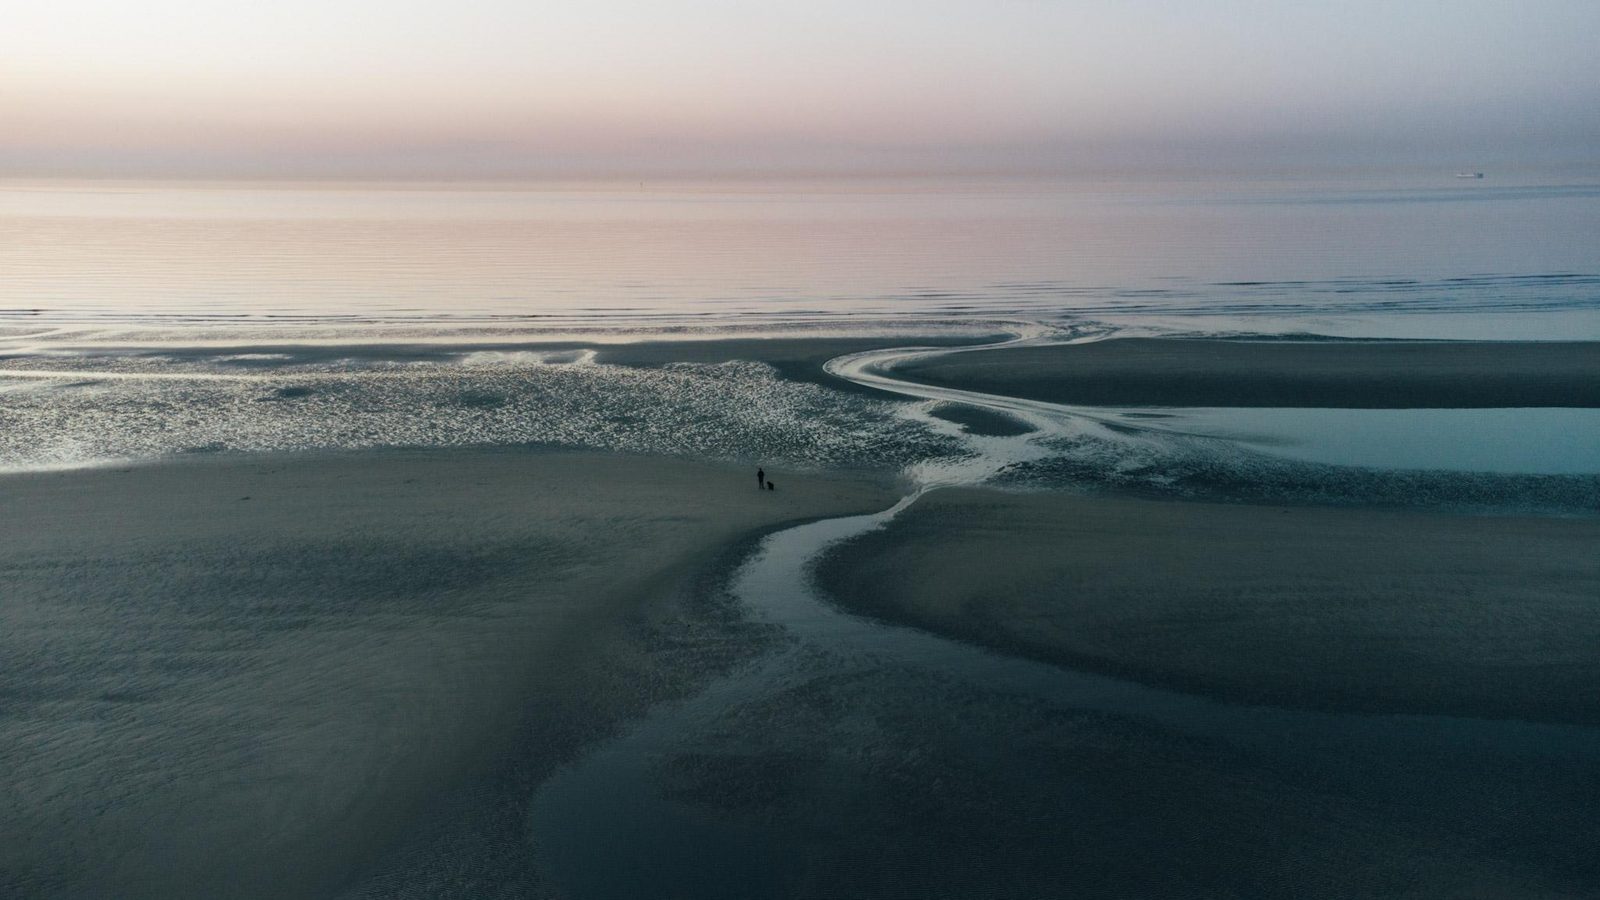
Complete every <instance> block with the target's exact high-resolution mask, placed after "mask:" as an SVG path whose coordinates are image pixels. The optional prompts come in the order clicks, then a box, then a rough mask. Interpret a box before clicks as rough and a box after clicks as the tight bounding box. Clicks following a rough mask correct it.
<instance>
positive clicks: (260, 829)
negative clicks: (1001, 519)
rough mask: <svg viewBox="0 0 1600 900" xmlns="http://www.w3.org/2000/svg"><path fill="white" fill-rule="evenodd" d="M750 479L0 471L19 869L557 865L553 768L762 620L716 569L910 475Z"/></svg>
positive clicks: (3, 819) (159, 469)
mask: <svg viewBox="0 0 1600 900" xmlns="http://www.w3.org/2000/svg"><path fill="white" fill-rule="evenodd" d="M752 470H753V467H752ZM751 475H752V472H747V471H745V470H744V469H743V468H733V467H729V466H714V465H701V464H693V463H687V462H674V461H664V460H659V459H645V458H635V457H626V456H613V455H602V454H576V453H535V452H530V451H521V450H515V451H513V450H498V451H496V450H451V451H411V452H407V451H383V452H370V453H344V454H327V455H319V456H251V457H217V458H203V459H192V460H184V461H178V462H170V463H162V464H152V465H146V466H139V467H134V468H129V469H120V470H112V469H101V470H87V471H75V472H64V473H33V474H26V475H11V476H6V477H4V478H0V505H3V506H4V508H5V509H6V510H7V511H8V514H7V515H6V516H5V517H3V518H0V580H3V583H4V585H5V590H4V598H3V602H0V685H3V686H4V702H3V705H0V748H3V749H0V754H3V758H0V787H3V790H0V823H3V825H0V828H3V832H4V833H3V835H0V894H4V895H6V896H17V897H24V896H26V897H81V896H121V897H189V896H192V897H217V896H230V897H280V896H328V895H332V894H335V893H339V892H340V891H341V890H347V889H348V890H349V891H350V892H351V894H352V895H373V896H380V895H394V894H399V893H405V892H407V891H410V892H420V894H419V895H426V896H442V895H444V893H445V891H446V888H447V887H449V888H452V889H456V888H460V887H461V886H462V885H464V884H474V885H476V886H477V888H474V889H478V888H482V887H483V886H484V885H485V884H487V883H488V882H490V881H492V882H493V883H494V884H495V885H496V887H497V889H500V890H504V891H508V892H509V893H510V894H512V895H528V894H537V893H540V892H541V890H542V889H541V886H540V885H539V883H538V881H539V876H538V873H537V871H535V869H534V867H533V863H532V862H531V858H532V853H531V852H530V848H529V847H528V846H527V844H526V837H525V835H524V833H523V828H522V819H523V816H524V812H523V810H522V807H521V804H522V803H524V802H525V801H526V798H527V796H528V794H529V793H530V792H531V791H532V789H533V787H534V786H536V784H537V783H538V782H539V781H540V780H542V779H543V777H544V776H545V775H546V774H547V773H548V772H549V771H550V770H551V769H552V767H554V766H555V765H557V764H558V763H559V762H560V761H562V760H564V759H567V758H570V757H572V756H574V755H575V754H577V753H578V752H580V750H581V749H582V748H583V747H585V746H588V745H590V744H592V743H593V742H594V741H596V740H598V739H601V738H603V737H604V736H606V735H607V734H609V733H611V731H612V730H613V729H614V728H615V727H616V726H617V724H618V723H619V722H621V721H623V720H625V719H626V718H628V717H631V716H634V715H637V714H639V713H640V712H641V711H642V710H644V709H646V708H648V707H649V706H650V705H652V704H654V703H658V702H660V701H662V700H664V699H668V698H671V697H675V696H681V695H683V694H684V693H686V692H688V691H689V690H692V689H693V688H694V686H696V685H697V684H700V683H703V682H704V680H705V679H707V678H709V677H712V676H713V675H714V674H716V673H717V672H720V671H723V670H725V669H726V668H727V667H728V666H730V665H733V664H735V663H738V662H739V661H741V660H743V659H746V658H749V657H750V656H752V655H754V654H756V653H759V652H760V651H761V649H762V648H763V647H764V646H766V642H767V641H768V640H769V635H768V633H767V632H766V631H764V630H763V629H760V628H756V627H754V626H749V625H746V624H742V623H741V622H740V621H739V619H738V617H737V615H736V614H735V613H734V612H733V611H731V610H730V609H729V608H727V607H726V603H725V600H724V599H722V598H720V595H719V594H718V593H717V592H716V591H715V590H712V589H711V588H710V586H708V584H707V583H706V582H705V579H706V578H707V577H710V576H709V574H708V573H712V572H715V571H718V570H719V567H721V566H722V565H724V564H725V563H726V562H727V555H728V554H729V553H730V552H732V550H731V548H738V547H740V546H741V545H742V542H744V541H746V540H747V539H748V538H749V537H751V536H753V535H754V534H756V533H759V532H763V531H766V530H770V529H772V528H774V527H776V526H778V525H780V524H781V523H786V522H794V521H799V520H806V519H811V518H816V517H821V516H833V515H840V514H845V513H849V512H858V511H866V510H870V509H874V508H879V507H881V506H883V505H886V504H887V503H888V502H890V500H891V493H890V492H889V491H888V490H887V489H886V488H885V487H884V486H883V485H880V484H875V483H872V482H869V481H862V480H851V479H848V478H824V477H808V476H801V475H796V474H792V473H786V472H784V473H774V475H775V478H774V480H775V481H777V482H778V485H779V490H778V491H777V492H772V493H766V492H761V493H758V492H756V491H755V489H754V487H753V486H752V485H750V484H749V482H750V478H751Z"/></svg>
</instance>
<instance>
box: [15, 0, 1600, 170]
mask: <svg viewBox="0 0 1600 900" xmlns="http://www.w3.org/2000/svg"><path fill="white" fill-rule="evenodd" d="M0 22H3V27H0V176H6V175H13V176H15V175H92V176H146V175H150V176H176V177H181V176H191V175H192V176H204V177H215V176H319V175H327V176H349V175H372V176H427V177H469V178H470V177H498V176H522V175H559V174H583V175H615V176H620V177H628V176H630V175H632V174H634V173H638V174H641V175H644V174H657V173H670V172H682V173H691V174H701V173H705V174H711V173H716V172H726V171H732V172H780V171H791V172H808V171H817V172H846V171H864V172H880V171H881V172H942V171H963V172H1034V171H1042V172H1051V171H1071V170H1073V169H1075V168H1094V167H1097V166H1107V165H1119V164H1129V165H1151V166H1171V167H1178V168H1182V167H1191V166H1192V167H1206V166H1210V167H1216V168H1219V169H1227V168H1230V167H1242V168H1249V167H1271V166H1290V167H1293V166H1302V167H1316V166H1332V167H1338V166H1342V165H1361V164H1368V163H1400V164H1434V163H1436V162H1437V163H1438V164H1441V165H1469V166H1470V165H1477V166H1481V165H1486V164H1490V163H1496V164H1517V163H1521V162H1528V163H1540V162H1549V161H1556V162H1562V161H1565V162H1574V161H1576V162H1581V163H1592V162H1595V161H1597V160H1600V53H1596V51H1595V49H1594V47H1595V42H1596V38H1597V36H1600V2H1593V0H1520V2H1490V0H1449V2H1437V0H1404V2H1395V0H1387V2H1371V0H1342V2H1298V0H1280V2H1264V0H1182V2H1179V0H1171V2H1167V0H1122V2H1111V0H1105V2H1099V0H1078V2H1071V0H1057V2H1051V0H984V2H976V0H972V2H969V0H915V2H912V0H878V2H873V0H851V2H835V0H805V2H790V0H765V2H748V0H746V2H681V3H672V2H663V0H655V2H650V0H583V2H578V0H567V2H559V3H556V2H538V0H274V2H270V3H262V2H256V3H245V2H242V0H141V2H137V3H135V2H130V0H50V2H33V3H26V2H25V3H17V4H13V5H11V6H10V8H9V9H8V10H7V11H6V12H5V14H4V16H3V17H0Z"/></svg>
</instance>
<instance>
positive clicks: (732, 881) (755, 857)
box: [528, 329, 1600, 898]
mask: <svg viewBox="0 0 1600 900" xmlns="http://www.w3.org/2000/svg"><path fill="white" fill-rule="evenodd" d="M1095 337H1096V335H1094V334H1088V333H1062V332H1056V333H1046V332H1043V331H1039V330H1028V329H1024V330H1022V331H1020V332H1019V333H1018V334H1017V335H1016V336H1015V337H1013V338H1012V339H1011V340H1008V341H1005V342H1003V343H1001V344H993V345H985V347H994V346H1005V345H1011V344H1020V343H1026V342H1063V341H1073V340H1086V339H1094V338H1095ZM971 349H983V348H958V349H948V348H941V349H932V348H901V349H892V350H875V351H870V352H866V353H859V354H853V355H850V356H844V357H840V358H838V359H835V360H832V361H830V362H829V363H828V364H827V366H826V369H827V371H828V372H830V373H832V374H834V375H836V376H838V377H841V378H845V379H848V380H850V381H853V382H855V383H857V384H861V385H867V386H870V387H874V388H878V389H881V390H887V391H892V392H895V393H898V394H901V395H904V396H907V397H911V398H915V399H917V400H922V401H935V402H957V403H963V404H970V405H974V406H979V407H983V408H985V409H988V410H990V411H993V412H996V413H1001V414H1004V415H1007V416H1010V417H1013V418H1016V419H1020V420H1022V421H1024V422H1026V423H1027V425H1028V426H1030V427H1031V428H1032V430H1031V431H1029V432H1028V433H1025V434H1018V435H1013V436H983V435H975V434H967V433H965V432H962V431H961V430H960V428H959V426H955V425H953V424H951V423H948V422H945V421H944V420H942V419H938V418H936V417H935V416H933V415H932V414H931V413H930V412H929V407H930V406H932V405H933V404H932V403H921V404H915V405H911V406H909V407H908V408H907V410H906V412H905V414H906V415H908V416H912V417H915V418H917V419H918V420H919V421H921V422H922V423H923V424H925V425H927V426H928V427H932V428H935V429H939V430H942V431H944V432H945V433H948V434H957V435H960V437H961V439H962V440H963V441H964V442H965V446H966V447H967V449H968V450H969V451H970V453H969V454H968V455H965V456H961V457H957V458H949V459H939V460H932V461H928V462H926V463H923V464H920V465H919V466H917V467H915V468H914V469H913V470H911V471H909V472H907V473H906V474H907V475H908V477H909V478H910V480H911V482H912V484H913V485H914V487H913V490H912V491H911V492H910V493H909V494H907V495H906V496H905V497H903V498H902V499H901V500H900V501H899V502H898V503H896V504H895V505H893V506H892V507H890V508H888V509H885V510H883V511H881V512H877V513H873V514H870V515H858V516H848V517H843V518H836V519H829V520H824V521H818V522H813V523H809V524H805V525H800V526H797V527H793V528H789V529H786V530H783V531H780V532H777V533H774V534H772V535H770V536H768V537H766V538H765V539H764V540H763V541H762V542H761V543H760V544H759V546H758V547H757V549H756V550H755V551H754V552H753V553H752V554H751V555H750V556H749V557H748V558H747V559H746V560H745V562H744V563H743V564H742V565H741V566H740V568H739V569H738V570H737V572H736V573H735V575H734V576H733V580H732V583H731V588H732V592H733V594H734V596H735V597H736V598H737V600H738V602H739V603H740V604H741V608H742V610H743V611H744V612H745V613H746V614H747V615H748V616H750V617H752V618H754V619H756V620H758V621H762V622H766V623H770V624H772V625H776V626H779V627H780V628H781V629H782V631H783V633H784V634H785V635H786V636H787V637H788V638H789V639H790V640H788V641H787V642H785V643H783V645H782V649H780V650H777V651H775V652H773V653H771V654H769V655H768V656H766V657H764V658H762V659H761V660H759V661H758V662H756V663H754V664H752V665H749V666H747V667H745V668H742V669H739V670H737V671H735V672H733V673H732V674H730V675H728V676H727V677H724V678H722V679H720V680H718V681H716V682H715V683H713V684H712V685H710V686H709V687H707V688H706V689H705V690H703V691H702V692H701V693H699V694H697V695H696V696H694V697H692V698H690V699H688V700H685V701H682V702H677V703H671V704H666V705H663V706H660V707H658V708H656V709H655V710H654V711H653V712H652V713H650V714H649V715H648V716H647V717H645V718H644V719H643V720H641V721H639V722H637V723H635V724H634V726H633V727H631V729H630V730H628V731H627V732H626V733H625V734H623V735H621V736H620V737H618V738H616V739H613V740H611V741H609V742H608V743H606V744H604V745H602V746H599V747H598V748H596V749H594V750H593V751H592V752H591V753H590V754H589V755H587V756H585V757H584V758H582V759H580V760H578V761H577V762H576V763H574V764H572V765H570V766H568V767H566V768H564V769H562V770H561V771H559V772H558V773H557V774H556V775H555V776H554V777H553V778H552V779H551V780H550V781H548V782H547V783H546V784H545V785H544V786H543V787H542V788H541V789H540V791H539V793H538V794H537V795H536V797H535V800H534V803H533V806H532V811H531V813H530V819H529V822H528V829H529V837H530V840H531V841H532V843H533V844H534V846H536V847H537V848H538V852H539V854H540V858H541V863H542V867H543V869H544V870H545V871H546V872H547V873H548V874H549V875H550V877H551V878H552V880H553V882H554V884H555V886H556V887H557V888H558V889H559V890H560V891H561V892H562V893H563V894H565V895H567V896H571V897H578V898H592V897H625V896H686V897H688V896H692V897H702V898H710V897H747V896H752V895H759V894H761V893H763V891H764V890H765V889H766V888H772V889H774V890H776V888H775V886H773V885H770V884H768V883H767V881H766V879H767V878H768V875H767V872H766V870H767V868H768V867H769V865H770V863H771V862H772V860H774V859H775V858H779V857H782V856H783V855H784V854H785V853H787V852H789V850H790V848H787V847H785V846H784V841H785V838H784V836H783V835H782V834H781V833H780V832H779V831H778V830H774V829H769V828H765V827H762V826H760V825H752V824H751V823H749V822H745V823H742V824H734V823H733V822H731V821H725V820H721V819H719V818H717V817H716V816H707V815H705V814H703V813H701V812H698V811H696V810H694V809H693V808H691V806H690V805H688V804H686V803H685V802H683V801H682V800H680V799H675V798H674V797H672V796H669V795H668V792H666V791H664V790H663V789H662V786H661V785H660V783H659V782H660V777H659V770H658V768H657V766H658V765H659V763H660V762H661V761H662V760H663V759H665V758H667V757H669V756H671V755H672V754H676V753H682V752H684V750H685V747H686V745H692V744H693V743H694V741H695V736H696V735H698V734H704V733H706V732H708V731H709V730H713V729H714V728H716V727H717V722H718V721H719V720H720V719H722V718H723V717H724V716H725V715H726V714H727V712H728V711H729V710H731V709H736V708H739V707H741V706H745V705H748V704H752V703H757V702H759V701H762V700H771V699H772V698H775V697H777V696H778V695H779V694H780V693H781V692H783V691H784V690H786V689H788V688H792V687H793V686H794V685H795V684H797V683H800V682H804V681H806V680H807V679H816V678H818V677H819V665H820V666H821V667H822V668H823V669H826V668H827V667H834V668H837V669H838V670H840V671H852V672H859V671H862V670H874V669H895V670H900V671H906V670H916V671H921V672H925V673H928V674H931V675H933V676H936V677H938V678H940V679H953V680H955V681H958V682H962V683H966V684H968V685H971V686H973V687H975V688H977V689H980V690H982V691H984V692H988V693H991V694H1001V695H1007V696H1011V697H1016V698H1026V699H1027V700H1029V701H1030V702H1035V703H1044V704H1047V705H1049V706H1051V707H1056V708H1061V709H1069V710H1075V711H1094V712H1104V713H1109V714H1113V715H1116V716H1124V717H1130V718H1132V719H1136V720H1140V721H1144V722H1150V723H1155V724H1157V725H1159V726H1161V727H1162V728H1164V729H1168V730H1170V731H1172V732H1175V733H1181V734H1186V735H1193V736H1199V737H1203V738H1205V739H1208V740H1213V741H1220V742H1223V743H1225V744H1227V745H1230V746H1234V747H1237V748H1240V749H1241V750H1245V751H1250V750H1257V749H1263V748H1270V749H1274V750H1275V751H1277V752H1282V751H1283V749H1284V748H1285V747H1292V748H1293V750H1292V752H1293V754H1294V755H1295V756H1297V757H1298V758H1299V759H1301V760H1303V761H1304V763H1305V765H1307V766H1310V767H1315V766H1320V765H1329V766H1335V767H1337V766H1339V765H1340V764H1341V761H1342V760H1347V759H1367V760H1371V759H1376V758H1380V757H1381V758H1384V759H1389V760H1394V762H1393V763H1387V762H1386V763H1384V764H1383V765H1384V766H1386V767H1388V768H1389V769H1391V770H1396V771H1398V770H1400V769H1404V770H1406V772H1407V774H1406V775H1405V777H1418V778H1425V777H1426V775H1425V774H1424V773H1419V772H1417V771H1416V767H1418V766H1422V767H1425V766H1426V760H1428V759H1430V758H1434V757H1436V756H1437V755H1439V754H1441V753H1446V754H1469V755H1470V754H1475V753H1487V754H1497V755H1505V756H1513V757H1523V756H1526V757H1529V758H1533V759H1538V758H1555V757H1560V758H1564V759H1567V760H1582V761H1583V762H1584V763H1585V764H1600V733H1597V730H1596V729H1593V728H1586V727H1578V726H1563V725H1548V724H1537V723H1527V722H1517V721H1488V720H1476V719H1461V718H1451V717H1445V716H1427V715H1360V714H1337V713H1325V712H1313V711H1305V710H1291V709H1280V708H1273V707H1261V706H1246V705H1239V704H1233V703H1227V702H1222V701H1218V700H1214V699H1210V698H1207V697H1204V696H1199V695H1194V694H1185V693H1180V692H1176V691H1170V690H1163V689H1157V688H1152V687H1148V686H1145V685H1141V684H1137V683H1134V682H1130V681H1124V680H1120V679H1116V678H1109V677H1103V676H1099V675H1092V674H1087V673H1082V672H1076V671H1072V670H1069V669H1065V668H1062V667H1059V666H1055V665H1049V664H1044V663H1038V662H1033V661H1029V660H1024V659H1019V658H1015V657H1010V656H1006V655H1004V654H1001V653H997V652H992V651H989V650H986V649H982V648H978V647H974V646H971V645H967V644H963V643H960V642H957V641H952V640H948V639H945V638H942V637H939V636H935V635H933V634H929V633H926V632H923V631H919V630H916V629H912V628H906V627H900V626H896V625H892V624H886V623H883V622H880V621H875V620H869V619H866V618H862V617H858V616H854V615H851V614H848V613H846V612H843V611H841V610H839V609H838V608H837V607H835V606H833V605H831V604H830V603H829V602H828V601H827V600H826V599H824V598H823V597H821V596H819V595H818V593H817V591H816V589H815V588H814V586H813V582H812V578H811V576H810V569H811V567H812V566H813V565H814V563H815V562H816V561H817V560H818V559H819V558H820V556H821V555H822V554H823V553H824V552H826V551H827V549H828V548H829V547H831V546H833V545H835V544H837V543H839V542H841V541H846V540H849V539H851V538H854V537H857V536H859V535H862V534H864V533H867V532H869V531H871V530H873V529H877V528H881V527H883V526H884V525H885V524H886V523H888V522H890V521H891V520H892V519H894V518H895V517H896V516H897V515H898V514H900V513H901V512H902V511H903V510H905V509H907V508H908V507H910V506H911V505H912V504H914V503H915V502H916V501H917V499H918V498H919V497H921V496H922V495H923V494H925V493H926V492H928V491H930V490H933V489H936V488H940V487H946V486H952V485H968V484H978V483H981V482H982V481H984V480H985V479H986V478H988V477H990V476H992V475H993V474H995V473H996V472H997V471H999V470H1000V469H1002V468H1003V467H1005V466H1007V465H1010V464H1013V463H1016V462H1021V461H1026V460H1030V459H1035V458H1039V457H1040V456H1043V455H1045V454H1046V453H1047V452H1048V451H1047V450H1046V449H1045V448H1042V447H1041V446H1040V441H1041V440H1042V439H1045V438H1047V437H1050V436H1059V435H1062V434H1065V433H1070V432H1072V431H1074V430H1081V429H1096V428H1101V427H1102V426H1103V425H1104V424H1106V423H1107V422H1114V423H1115V424H1118V425H1122V426H1123V427H1128V426H1131V425H1133V424H1134V423H1133V421H1132V420H1126V421H1118V416H1117V414H1116V413H1115V411H1103V410H1083V409H1077V408H1070V407H1064V406H1058V405H1054V404H1049V403H1043V402H1037V401H1028V400H1017V399H1014V398H1007V397H997V396H992V395H987V394H981V393H977V392H971V391H961V390H954V389H948V388H942V387H932V386H925V385H919V384H911V383H907V382H904V381H901V380H898V379H896V378H895V377H894V376H893V374H892V369H893V366H894V364H895V363H897V362H900V361H902V360H905V359H908V358H911V357H916V356H922V355H925V354H943V353H955V352H965V351H967V350H971ZM1139 425H1141V426H1146V427H1147V425H1146V423H1139ZM819 661H820V662H819Z"/></svg>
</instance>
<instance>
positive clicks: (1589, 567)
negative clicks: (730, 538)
mask: <svg viewBox="0 0 1600 900" xmlns="http://www.w3.org/2000/svg"><path fill="white" fill-rule="evenodd" d="M1596 547H1600V522H1597V521H1595V520H1593V519H1541V518H1509V517H1505V518H1501V517H1487V516H1483V517H1469V516H1447V515H1426V514H1418V513H1405V512H1388V511H1374V510H1350V509H1319V508H1306V507H1297V508H1289V509H1284V508H1272V507H1259V506H1243V505H1213V504H1203V503H1170V502H1159V501H1146V500H1129V499H1109V498H1082V497H1071V496H1064V495H1051V494H1020V495H1019V494H1005V493H1000V492H995V491H983V490H949V491H938V492H935V493H933V494H930V495H929V496H927V497H925V498H923V499H922V500H920V501H919V502H918V503H917V504H916V505H915V506H913V507H912V508H911V509H910V510H908V511H907V512H906V513H904V514H903V515H902V516H901V517H900V518H898V519H896V520H895V521H894V522H893V523H892V524H891V525H890V526H889V527H887V528H886V529H884V530H882V531H879V532H876V533H873V534H869V535H866V536H864V537H862V538H860V539H858V540H857V541H855V542H853V543H851V544H849V545H846V546H845V547H843V548H842V549H840V550H837V551H835V552H834V553H833V554H831V555H830V556H829V557H828V558H827V559H826V561H825V562H824V563H823V565H822V566H821V569H820V577H821V580H822V584H823V585H824V587H825V588H826V590H827V591H828V592H829V593H830V594H832V595H833V596H834V597H837V598H838V600H839V602H840V603H841V604H843V605H844V606H846V607H847V608H850V609H853V610H858V611H861V612H866V613H870V614H873V615H878V616H882V617H884V618H888V619H893V620H903V621H908V622H912V623H914V624H917V625H919V626H921V627H925V628H929V629H931V630H934V631H938V632H941V633H945V634H949V635H952V636H955V637H958V638H962V639H966V640H971V641H976V642H979V643H984V644H990V645H993V646H996V647H1000V648H1003V649H1007V650H1013V651H1018V652H1022V653H1025V654H1027V655H1031V656H1035V657H1039V658H1042V659H1045V660H1048V661H1053V662H1058V663H1061V664H1062V665H1066V666H1069V667H1073V668H1081V669H1086V670H1091V671H1097V672H1103V673H1108V674H1114V675H1119V676H1124V677H1129V678H1133V679H1137V680H1141V681H1146V682H1150V683H1154V684H1159V685H1166V686H1173V687H1177V688H1180V689H1184V690H1190V691H1197V692H1202V693H1207V694H1213V695H1216V696H1220V697H1223V698H1228V699H1231V700H1237V701H1242V702H1248V703H1264V704H1272V705H1286V706H1290V707H1305V708H1316V709H1332V710H1355V711H1367V712H1413V713H1438V714H1445V715H1454V716H1466V717H1480V718H1509V719H1526V720H1532V721H1549V722H1575V723H1585V724H1596V723H1600V657H1596V655H1595V653H1594V648H1595V647H1596V646H1600V602H1597V599H1596V598H1600V554H1596V553H1595V552H1594V548H1596Z"/></svg>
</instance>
